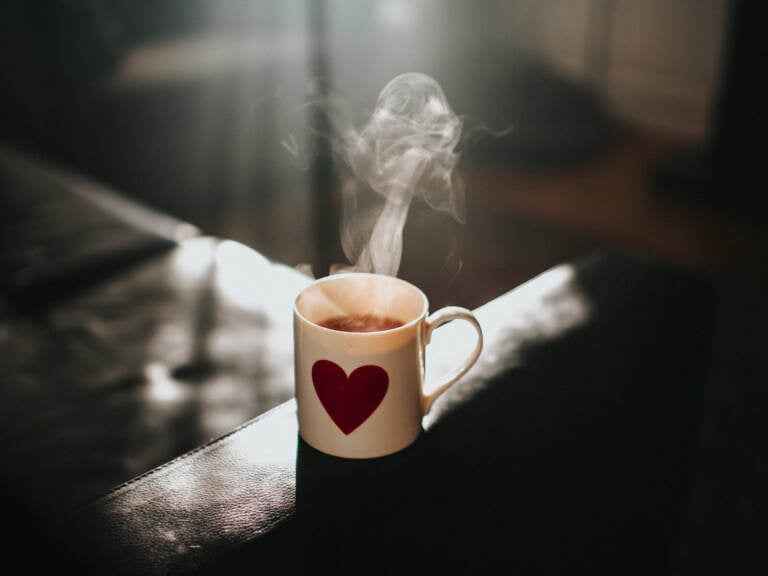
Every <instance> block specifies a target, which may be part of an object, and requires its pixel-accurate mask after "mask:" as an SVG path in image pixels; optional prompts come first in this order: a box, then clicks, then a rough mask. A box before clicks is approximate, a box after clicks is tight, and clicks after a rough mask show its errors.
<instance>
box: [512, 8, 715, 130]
mask: <svg viewBox="0 0 768 576" xmlns="http://www.w3.org/2000/svg"><path fill="white" fill-rule="evenodd" d="M727 2H728V0H535V1H534V0H528V1H522V2H513V3H509V4H508V5H507V7H506V8H505V17H506V18H507V21H508V22H509V26H510V29H511V30H510V31H511V33H512V34H513V35H514V36H515V37H516V38H517V39H518V40H519V41H521V42H522V43H523V44H524V45H526V46H528V47H529V48H531V49H532V50H534V51H536V52H537V53H538V54H540V55H542V56H543V57H544V58H545V59H547V60H548V61H549V62H550V63H551V64H553V65H554V66H556V67H557V68H558V69H560V70H561V71H562V72H564V73H566V74H569V75H571V76H573V77H576V78H579V79H583V80H585V81H588V82H591V83H592V84H593V85H594V86H595V87H596V88H597V89H598V90H599V91H600V93H601V94H602V95H603V96H604V97H605V98H606V99H607V101H608V102H609V104H610V105H611V106H612V108H613V109H614V111H615V112H616V113H617V114H618V115H619V116H620V117H623V118H626V119H628V120H630V121H633V122H636V123H639V124H641V125H644V126H648V127H651V128H655V129H660V130H664V131H668V132H671V133H674V134H677V135H680V136H684V137H688V138H691V139H703V138H705V137H706V136H707V134H708V131H709V127H710V112H711V108H712V105H713V99H714V97H715V93H716V90H717V83H718V78H719V73H720V65H721V53H722V48H723V45H724V32H725V25H726V16H727Z"/></svg>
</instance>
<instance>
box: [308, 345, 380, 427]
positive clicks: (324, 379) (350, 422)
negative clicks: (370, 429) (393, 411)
mask: <svg viewBox="0 0 768 576" xmlns="http://www.w3.org/2000/svg"><path fill="white" fill-rule="evenodd" d="M312 383H313V384H314V386H315V392H317V397H318V398H320V402H321V403H322V405H323V408H325V411H326V412H328V416H330V417H331V420H333V421H334V422H335V423H336V426H338V427H339V430H341V431H342V432H344V434H349V433H350V432H352V431H353V430H355V429H356V428H357V427H358V426H360V424H362V423H363V422H365V421H366V420H367V419H368V417H369V416H370V415H371V414H373V413H374V411H375V410H376V408H378V407H379V404H381V401H382V400H383V399H384V396H385V394H386V393H387V388H388V387H389V376H388V375H387V372H386V371H385V370H384V369H383V368H381V367H379V366H373V365H370V364H369V365H366V366H360V367H359V368H355V369H354V370H353V371H352V374H350V375H349V377H347V374H346V373H345V372H344V369H343V368H342V367H341V366H339V365H338V364H336V363H335V362H331V361H330V360H318V361H317V362H315V363H314V364H313V365H312Z"/></svg>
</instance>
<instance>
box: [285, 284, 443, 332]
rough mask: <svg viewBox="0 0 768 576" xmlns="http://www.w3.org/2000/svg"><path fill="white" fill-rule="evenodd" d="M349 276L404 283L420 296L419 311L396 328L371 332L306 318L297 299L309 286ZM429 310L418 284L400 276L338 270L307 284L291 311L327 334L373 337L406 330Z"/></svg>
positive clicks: (427, 301)
mask: <svg viewBox="0 0 768 576" xmlns="http://www.w3.org/2000/svg"><path fill="white" fill-rule="evenodd" d="M351 277H370V278H385V279H387V281H394V282H397V283H400V284H405V285H406V286H407V287H408V288H410V289H412V290H414V291H415V292H416V293H417V294H418V295H419V297H420V298H421V303H422V306H421V312H419V314H417V315H416V316H415V317H414V318H413V319H412V320H409V321H408V322H406V323H404V324H402V325H401V326H397V327H396V328H388V329H386V330H374V331H372V332H351V331H346V330H335V329H334V328H327V327H325V326H321V325H320V324H318V323H317V322H314V321H312V320H310V319H309V318H307V317H306V316H305V315H304V314H302V312H301V311H300V310H299V299H301V297H302V296H303V295H304V293H306V292H307V291H308V290H310V289H311V288H314V287H315V286H317V285H318V284H324V283H326V282H335V281H338V280H343V279H345V278H351ZM428 312H429V300H428V299H427V295H426V294H424V291H423V290H421V288H419V287H418V286H416V285H414V284H412V283H411V282H408V281H407V280H403V279H402V278H398V277H397V276H388V275H386V274H376V273H375V272H339V273H338V274H329V275H328V276H323V277H322V278H317V279H316V280H313V281H312V283H311V284H309V285H308V286H305V287H304V288H303V289H302V290H301V292H299V294H298V295H297V296H296V298H295V299H294V301H293V313H294V314H295V315H296V316H297V317H298V318H300V319H301V320H302V321H303V322H305V323H307V324H309V325H310V326H312V327H314V328H316V329H318V330H321V331H323V332H327V333H329V334H346V335H348V336H351V337H360V338H370V337H375V336H378V335H381V334H397V333H398V332H402V331H406V330H408V329H409V328H412V327H413V326H415V325H416V324H418V323H419V322H421V320H423V319H424V318H425V317H426V316H427V313H428Z"/></svg>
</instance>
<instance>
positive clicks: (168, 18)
mask: <svg viewBox="0 0 768 576" xmlns="http://www.w3.org/2000/svg"><path fill="white" fill-rule="evenodd" d="M763 15H764V9H763V8H762V6H761V3H759V2H746V1H738V0H731V1H729V0H538V1H534V0H516V1H515V0H507V1H502V0H498V1H497V0H488V1H483V2H459V1H437V0H423V1H420V2H409V1H406V0H375V1H374V0H364V1H359V2H342V1H340V0H315V1H311V0H304V1H298V0H286V1H281V2H277V1H269V0H239V1H234V0H233V1H223V0H222V1H217V0H157V1H154V2H133V1H128V0H69V1H63V0H62V1H47V2H34V3H33V2H24V1H21V0H6V1H5V2H4V3H3V6H2V9H0V50H1V51H2V54H3V60H2V66H0V80H1V81H2V86H3V89H2V94H0V98H1V99H2V100H0V140H2V142H3V143H4V144H5V145H9V146H12V147H14V148H15V149H18V150H23V151H25V152H28V153H31V154H33V155H35V156H39V157H41V158H44V159H46V160H49V161H53V162H55V163H57V164H58V165H61V166H65V167H67V168H68V169H71V170H74V171H77V172H79V173H82V174H85V175H87V176H89V177H92V178H94V179H96V180H98V181H101V182H103V183H106V184H108V185H109V186H110V187H112V188H113V189H115V190H118V191H119V192H120V193H121V194H123V195H125V196H126V197H128V198H131V199H133V200H136V201H138V202H140V203H142V204H144V205H146V206H149V207H152V208H154V209H157V210H158V211H160V212H163V213H165V214H169V215H171V216H173V217H175V218H178V219H180V220H183V221H186V222H189V223H191V224H193V225H194V226H196V227H197V228H199V229H200V230H202V231H203V232H204V233H205V234H209V235H212V236H216V237H219V238H225V239H232V240H236V241H239V242H242V243H243V244H245V245H247V246H249V247H252V248H254V249H256V250H258V251H259V252H261V253H262V254H264V255H265V256H266V257H267V258H270V259H273V260H276V261H279V262H283V263H285V264H288V265H290V266H298V265H302V264H310V265H312V266H313V267H314V270H315V273H316V274H318V275H320V274H323V273H324V271H325V270H327V266H328V265H329V264H331V263H334V262H340V261H343V260H344V256H343V254H342V253H341V251H340V246H339V239H338V232H337V230H338V210H337V208H338V191H339V183H340V169H339V166H338V162H337V161H336V159H334V158H333V156H332V154H331V151H330V150H329V149H328V146H327V143H326V142H325V140H324V139H323V138H322V137H318V133H317V127H318V126H322V125H323V124H322V123H323V117H322V111H321V112H318V107H316V106H312V105H309V104H312V103H316V102H318V101H323V100H324V99H328V98H333V99H339V100H340V101H343V103H344V106H345V107H346V110H347V111H348V113H349V115H350V116H351V117H352V118H353V119H354V120H355V122H357V123H360V124H361V123H362V122H363V121H364V120H365V118H366V117H367V115H369V114H370V113H371V111H372V110H373V108H374V106H375V103H376V98H377V95H378V94H379V92H380V90H381V89H382V88H383V87H384V86H385V84H386V83H387V82H388V81H389V80H391V79H392V78H393V77H395V76H396V75H398V74H400V73H403V72H409V71H419V72H424V73H427V74H429V75H431V76H432V77H434V78H435V79H436V80H437V81H438V82H439V83H440V85H441V86H442V88H443V90H444V91H445V94H446V96H447V98H448V100H449V102H450V103H451V105H452V106H453V109H454V111H455V112H456V113H457V114H459V115H461V116H462V118H463V119H464V122H465V124H464V126H465V132H464V139H463V140H462V142H461V144H460V149H461V154H462V155H461V163H460V166H459V169H460V172H461V174H462V176H463V178H464V180H465V183H466V217H465V222H464V223H457V222H455V221H453V220H452V219H450V218H448V217H446V216H445V215H441V214H436V213H433V212H431V211H429V210H428V209H427V208H426V207H425V206H423V205H420V204H418V203H417V204H415V205H414V206H413V207H412V211H411V215H410V217H409V219H408V221H407V224H406V235H405V248H404V253H403V262H402V268H401V275H402V276H404V277H406V278H408V279H410V280H413V281H414V282H416V283H418V284H419V285H421V286H423V287H424V289H425V291H427V293H428V294H429V295H430V297H431V299H432V302H433V304H434V306H439V305H443V304H447V303H453V304H459V305H463V306H467V307H475V306H478V305H480V304H482V303H484V302H485V301H487V300H489V299H491V298H493V297H495V296H497V295H499V294H501V293H503V292H505V291H507V290H509V289H511V288H513V287H515V286H516V285H518V284H520V283H521V282H523V281H525V280H527V279H529V278H530V277H532V276H533V275H535V274H537V273H539V272H541V271H543V270H545V269H547V268H549V267H550V266H552V265H555V264H557V263H559V262H562V261H565V260H568V259H572V258H576V257H578V256H580V255H583V254H586V253H588V252H589V251H591V250H594V249H597V248H607V249H612V250H620V251H626V252H631V253H633V254H638V255H642V256H646V257H653V258H659V259H663V260H665V261H669V262H673V263H675V264H678V265H680V266H684V267H686V268H690V269H692V270H694V271H696V272H697V273H700V274H702V275H705V276H706V277H707V278H709V279H711V280H712V282H713V284H714V285H715V286H716V289H717V291H718V296H719V298H720V310H719V317H718V334H717V341H716V343H715V352H714V359H713V366H712V367H711V375H710V381H709V385H708V388H707V389H706V390H705V391H704V396H703V400H702V406H701V422H700V434H699V443H698V447H697V458H696V464H695V468H696V474H695V482H694V486H693V487H692V492H691V494H692V495H691V510H692V512H691V513H690V515H689V521H688V525H687V532H686V536H685V542H684V547H683V548H684V552H683V556H684V558H685V559H686V560H685V562H686V563H684V564H683V565H684V567H686V568H687V569H688V570H689V571H690V572H691V573H696V572H697V568H703V567H706V566H708V565H711V563H712V562H715V561H718V562H721V563H725V564H727V563H728V562H730V561H734V562H735V561H737V559H738V562H741V561H742V560H743V559H745V558H748V557H749V556H751V555H753V554H755V553H757V551H758V550H760V549H762V550H763V554H764V550H765V549H766V546H765V544H766V536H768V534H766V531H767V530H768V528H767V527H766V524H765V515H764V514H765V499H764V498H763V499H760V498H759V495H760V494H762V493H763V491H764V487H765V485H766V481H768V474H767V473H766V461H765V458H764V449H763V446H762V444H761V443H760V442H759V441H758V440H757V439H758V438H760V437H764V436H766V434H765V433H766V432H768V431H767V430H766V426H765V424H764V421H765V419H764V415H765V412H764V408H763V407H764V405H765V398H766V392H765V390H764V384H765V382H766V376H765V371H764V368H763V366H762V363H761V362H760V361H759V359H760V357H761V354H762V346H763V345H764V344H765V342H766V339H765V335H764V334H765V332H764V330H765V325H766V322H768V310H767V309H766V304H765V295H766V294H767V293H768V292H766V288H768V279H767V278H766V266H765V256H764V249H765V247H766V246H767V245H768V243H766V239H767V236H768V233H766V226H765V220H766V216H767V214H766V212H765V209H764V208H763V205H764V204H765V203H764V201H763V196H764V194H765V191H766V189H767V188H766V171H765V169H764V158H763V154H764V152H765V148H766V147H765V144H764V134H765V128H766V120H765V112H764V108H763V107H764V106H765V103H766V102H768V98H766V96H768V94H766V89H765V88H764V87H763V83H762V82H761V80H762V78H761V76H762V75H763V71H764V69H765V62H766V47H768V42H766V41H765V39H764V31H763V30H762V26H763V22H765V19H764V18H763V17H762V16H763ZM318 114H320V116H318ZM760 430H762V431H763V432H760ZM761 514H762V515H761ZM761 518H762V519H761Z"/></svg>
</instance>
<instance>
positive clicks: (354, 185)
mask: <svg viewBox="0 0 768 576" xmlns="http://www.w3.org/2000/svg"><path fill="white" fill-rule="evenodd" d="M461 128H462V122H461V119H460V118H459V117H458V116H456V115H455V114H454V113H453V111H452V110H451V107H450V105H449V104H448V100H447V99H446V97H445V94H444V93H443V90H442V89H441V88H440V85H439V84H438V83H437V82H436V81H435V80H434V79H432V78H431V77H429V76H427V75H425V74H419V73H407V74H402V75H400V76H397V77H396V78H394V79H393V80H391V81H390V82H389V83H388V84H387V85H386V86H385V87H384V89H383V90H382V91H381V94H380V95H379V99H378V101H377V103H376V108H375V110H374V112H373V114H372V115H371V117H370V119H369V120H368V122H367V123H366V124H365V125H364V126H363V128H362V129H361V130H360V131H357V130H355V129H354V128H348V129H347V130H346V131H345V133H343V134H339V139H338V140H337V141H336V144H337V146H338V149H337V151H338V152H339V154H340V155H341V157H342V158H343V160H344V161H345V162H346V164H347V165H348V166H349V168H350V170H351V172H352V176H353V178H350V179H348V180H347V181H346V182H345V184H344V186H343V189H342V201H343V202H342V220H341V244H342V247H343V249H344V253H345V255H346V256H347V258H348V259H349V261H350V262H352V263H353V266H352V268H351V269H350V268H344V269H343V271H349V270H354V271H357V272H375V273H378V274H386V275H389V276H396V275H397V272H398V269H399V267H400V260H401V257H402V251H403V228H404V226H405V220H406V217H407V215H408V210H409V207H410V205H411V201H412V200H413V199H414V198H415V197H420V198H422V199H423V200H424V201H425V202H426V203H427V204H428V205H429V206H430V207H431V208H433V209H435V210H438V211H441V212H445V213H448V214H450V215H452V216H453V217H454V218H456V219H457V220H459V221H463V211H464V196H463V194H464V191H463V184H462V182H461V180H460V179H459V177H458V176H457V175H455V174H454V168H455V166H456V163H457V161H458V159H459V155H458V154H457V153H456V152H455V148H456V146H457V144H458V143H459V140H460V138H461ZM370 191H373V192H375V194H376V195H378V197H379V201H378V202H375V203H374V206H368V205H366V204H365V202H364V196H365V195H366V194H369V193H370ZM369 195H370V194H369ZM334 271H339V270H334Z"/></svg>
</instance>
